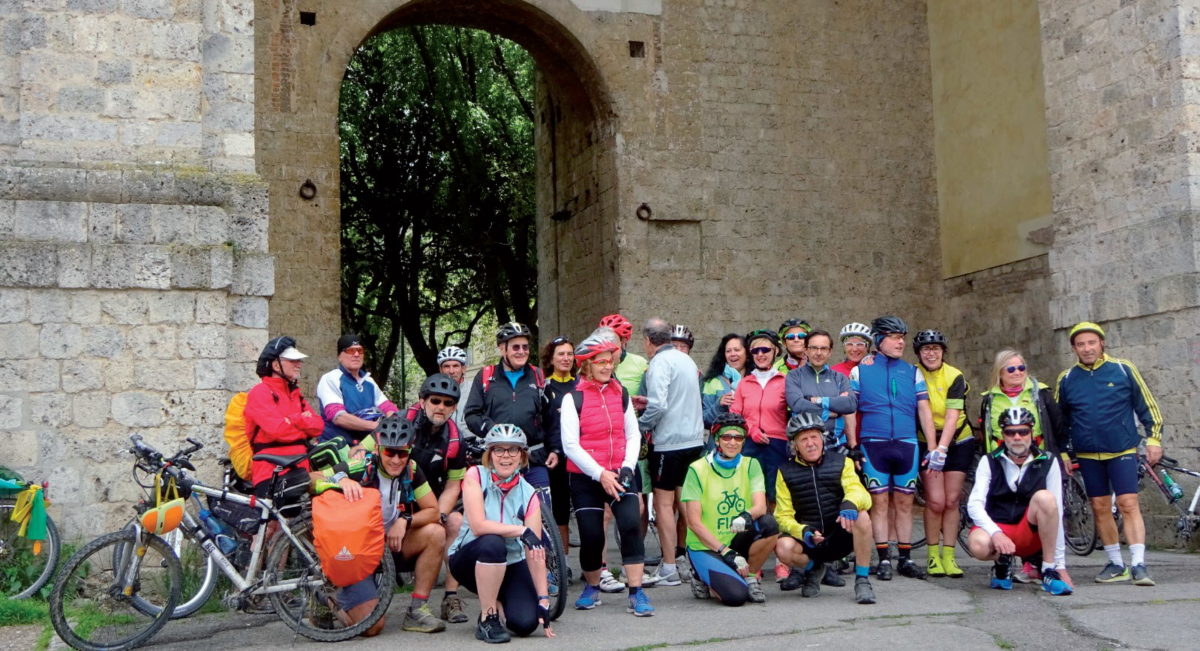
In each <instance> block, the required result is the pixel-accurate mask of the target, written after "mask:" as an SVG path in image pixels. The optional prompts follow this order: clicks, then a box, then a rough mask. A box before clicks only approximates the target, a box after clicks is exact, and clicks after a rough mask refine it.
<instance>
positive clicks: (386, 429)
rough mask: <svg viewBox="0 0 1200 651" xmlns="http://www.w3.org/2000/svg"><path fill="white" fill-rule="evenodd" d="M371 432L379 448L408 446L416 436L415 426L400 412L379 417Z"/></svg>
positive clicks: (410, 445)
mask: <svg viewBox="0 0 1200 651" xmlns="http://www.w3.org/2000/svg"><path fill="white" fill-rule="evenodd" d="M373 433H374V434H375V441H376V442H377V443H378V444H379V447H380V448H410V447H412V445H413V440H415V439H416V437H417V431H416V428H414V427H413V424H412V423H410V422H408V419H407V418H405V417H404V416H402V415H400V414H392V415H391V416H385V417H383V418H380V419H379V422H378V423H376V424H375V431H374V432H373Z"/></svg>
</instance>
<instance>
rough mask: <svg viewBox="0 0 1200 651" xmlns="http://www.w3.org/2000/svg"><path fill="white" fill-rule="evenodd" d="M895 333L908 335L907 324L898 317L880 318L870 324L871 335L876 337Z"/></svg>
mask: <svg viewBox="0 0 1200 651" xmlns="http://www.w3.org/2000/svg"><path fill="white" fill-rule="evenodd" d="M895 333H899V334H902V335H906V334H908V324H907V323H905V322H904V319H901V318H900V317H898V316H881V317H877V318H876V319H875V320H874V321H872V322H871V334H873V335H875V336H876V337H878V336H880V335H890V334H895Z"/></svg>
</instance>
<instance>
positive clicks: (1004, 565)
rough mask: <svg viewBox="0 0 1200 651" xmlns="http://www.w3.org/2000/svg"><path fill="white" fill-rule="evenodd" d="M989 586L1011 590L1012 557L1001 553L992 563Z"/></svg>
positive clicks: (995, 588) (994, 588)
mask: <svg viewBox="0 0 1200 651" xmlns="http://www.w3.org/2000/svg"><path fill="white" fill-rule="evenodd" d="M989 586H990V587H991V588H992V589H993V590H1012V587H1013V579H1012V557H1011V556H1007V555H1001V556H1000V557H999V558H997V559H996V562H995V563H994V564H993V565H992V578H991V581H990V583H989Z"/></svg>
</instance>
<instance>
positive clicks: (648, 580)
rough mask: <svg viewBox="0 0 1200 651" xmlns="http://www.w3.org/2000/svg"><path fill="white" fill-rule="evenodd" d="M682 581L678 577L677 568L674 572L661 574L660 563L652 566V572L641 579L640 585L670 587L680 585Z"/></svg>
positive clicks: (661, 567) (644, 586) (645, 586)
mask: <svg viewBox="0 0 1200 651" xmlns="http://www.w3.org/2000/svg"><path fill="white" fill-rule="evenodd" d="M676 567H677V568H678V566H676ZM682 583H683V581H681V580H680V579H679V570H678V569H676V570H675V571H674V572H671V573H670V574H663V566H661V565H659V566H658V567H656V568H654V574H651V575H649V576H646V577H645V578H643V579H642V587H643V588H658V587H664V586H665V587H672V586H677V585H680V584H682Z"/></svg>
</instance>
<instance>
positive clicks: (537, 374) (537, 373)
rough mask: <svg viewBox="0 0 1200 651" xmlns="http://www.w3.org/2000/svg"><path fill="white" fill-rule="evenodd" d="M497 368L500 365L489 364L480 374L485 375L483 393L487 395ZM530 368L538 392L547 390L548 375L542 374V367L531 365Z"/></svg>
mask: <svg viewBox="0 0 1200 651" xmlns="http://www.w3.org/2000/svg"><path fill="white" fill-rule="evenodd" d="M497 366H499V364H488V365H487V366H485V367H483V370H482V371H480V373H482V374H483V392H484V393H485V394H486V393H487V390H488V385H490V384H491V383H492V378H494V377H496V367H497ZM529 368H531V369H533V381H534V383H535V384H537V388H538V391H543V390H545V388H546V374H545V373H544V372H542V369H541V367H540V366H534V365H532V364H530V365H529Z"/></svg>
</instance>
